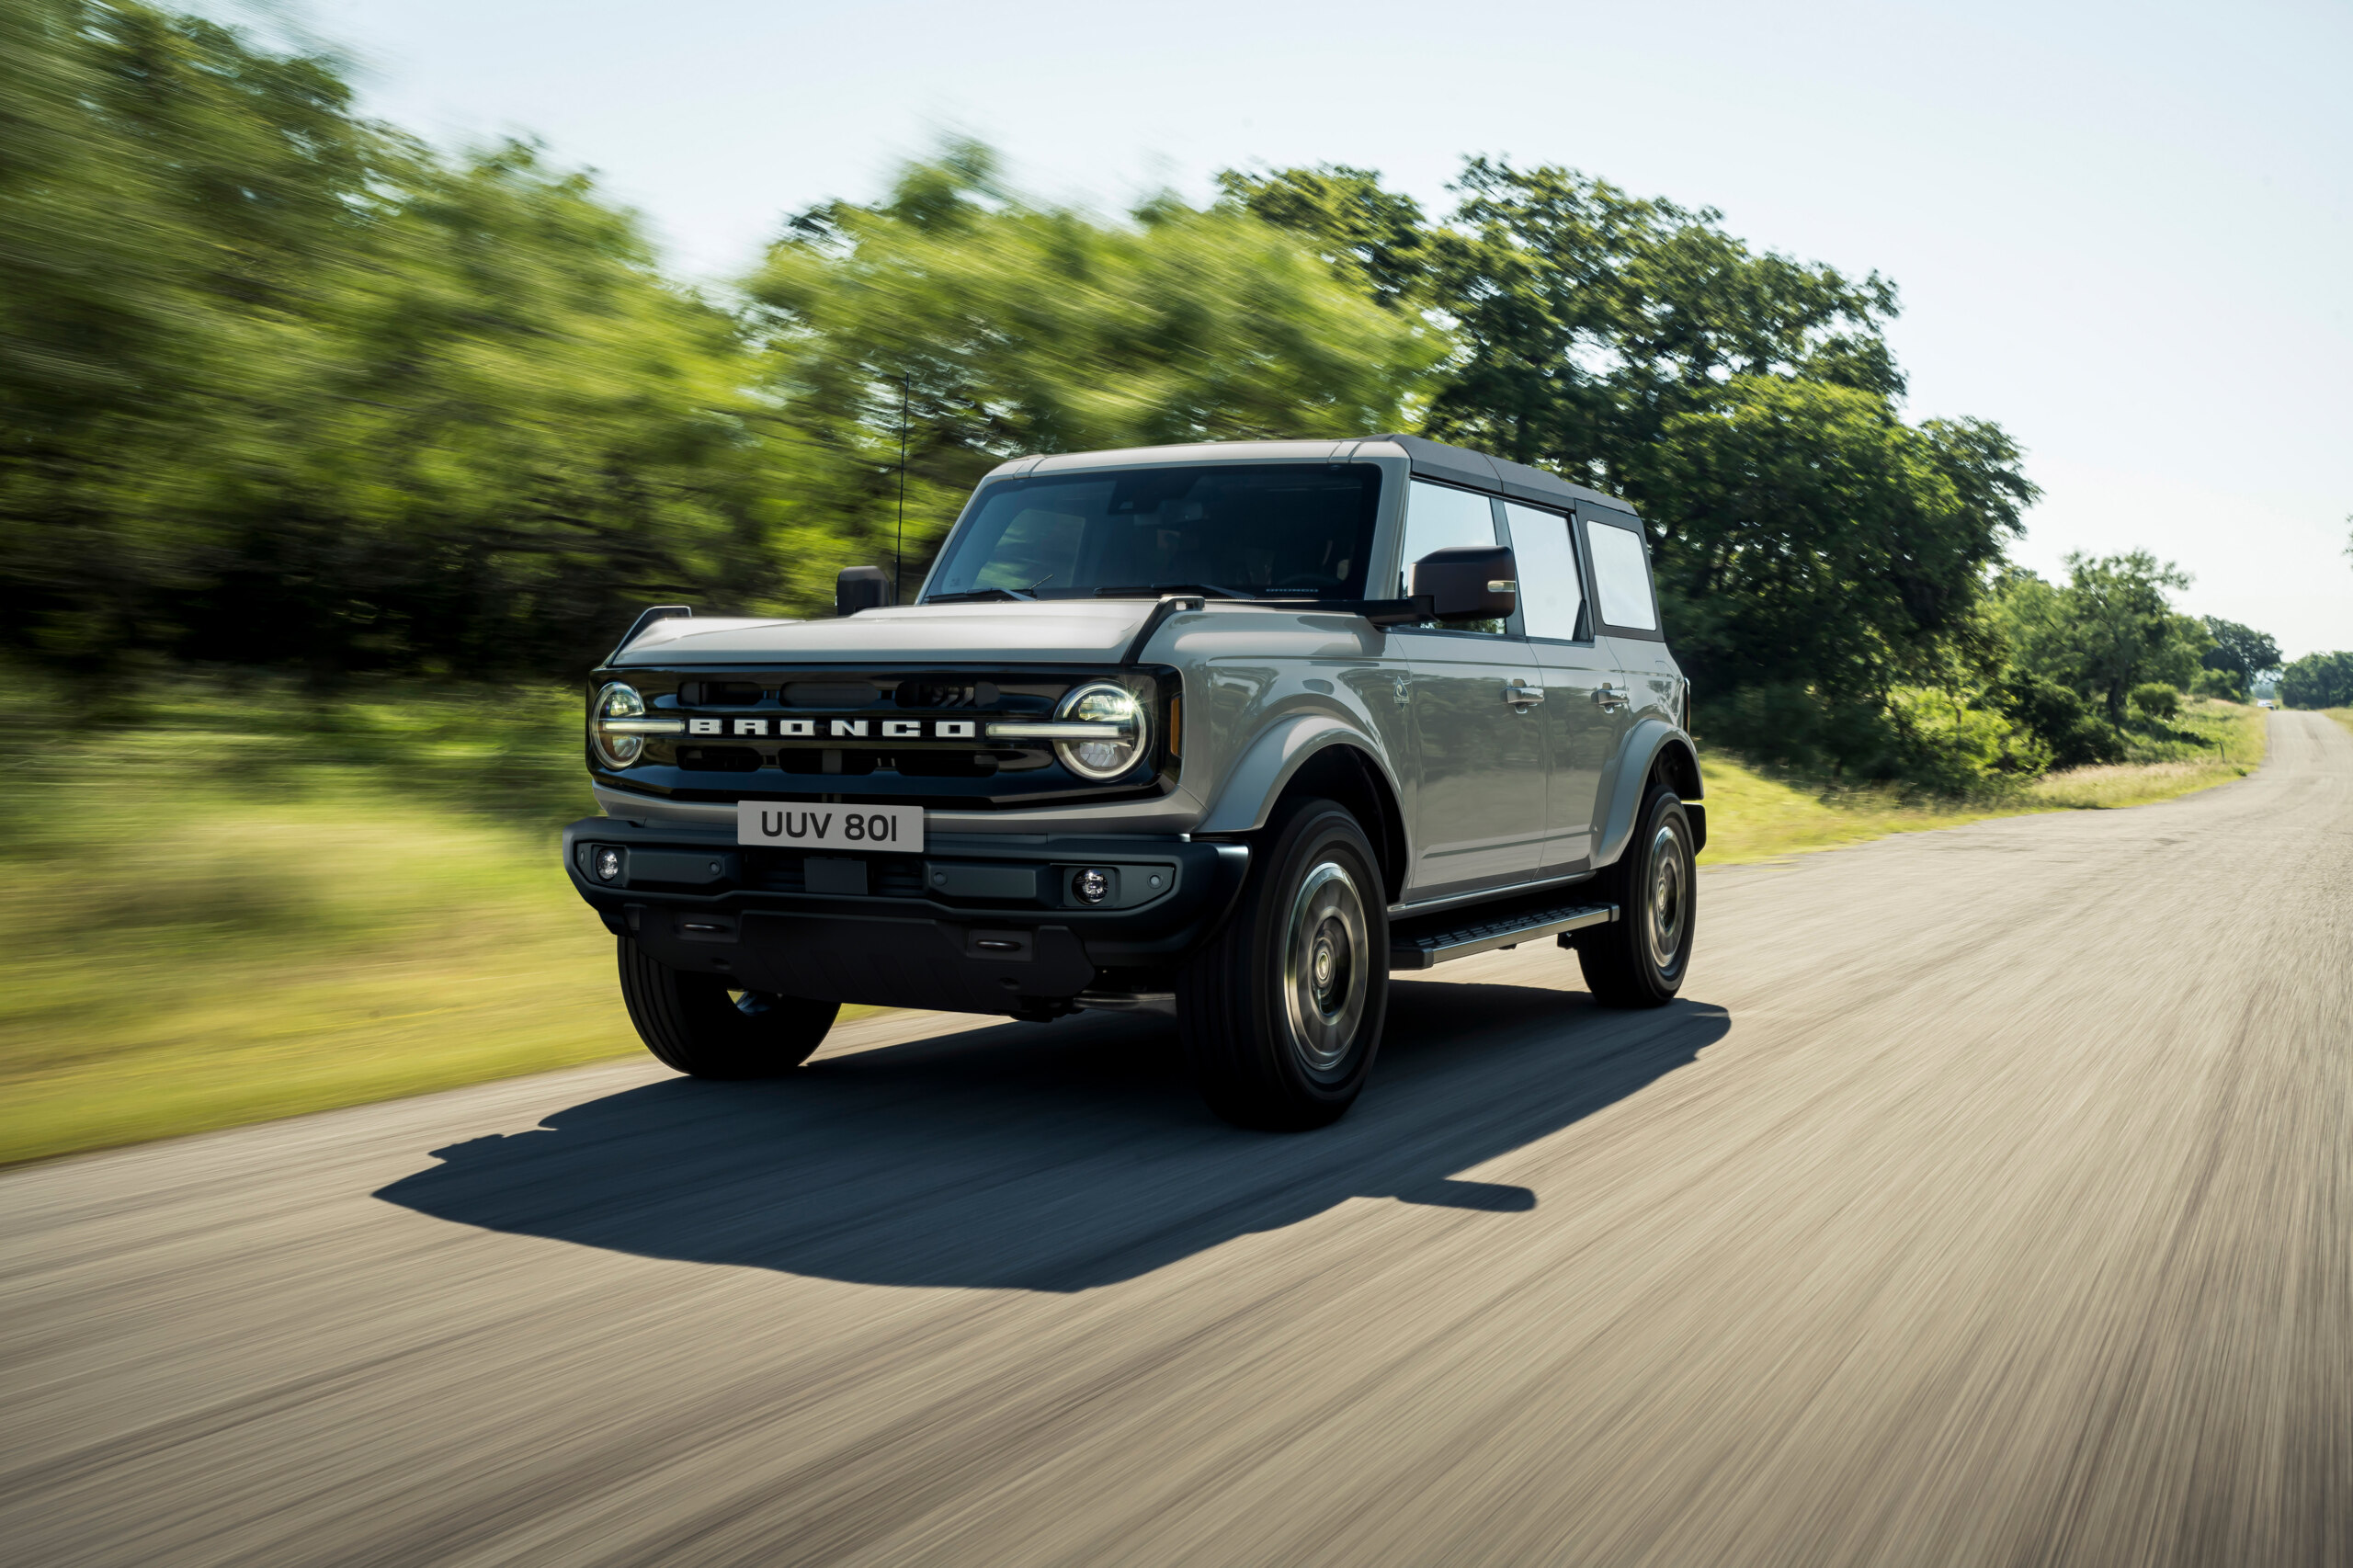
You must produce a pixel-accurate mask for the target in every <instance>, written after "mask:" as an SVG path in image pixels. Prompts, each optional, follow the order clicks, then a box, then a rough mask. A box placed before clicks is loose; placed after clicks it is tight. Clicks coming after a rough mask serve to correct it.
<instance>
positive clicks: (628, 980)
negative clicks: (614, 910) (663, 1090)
mask: <svg viewBox="0 0 2353 1568" xmlns="http://www.w3.org/2000/svg"><path fill="white" fill-rule="evenodd" d="M620 971H621V1000H622V1001H623V1002H625V1003H626V1004H628V1006H629V1019H630V1022H631V1023H633V1024H635V1025H636V1026H637V1034H638V1038H639V1039H640V1040H643V1041H645V1049H646V1050H648V1051H652V1052H654V1055H655V1056H656V1057H658V1058H659V1059H660V1060H661V1062H662V1064H663V1065H664V1066H665V1067H672V1068H676V1070H677V1071H678V1072H681V1073H685V1074H690V1075H692V1076H694V1077H697V1078H773V1077H775V1076H777V1075H778V1074H782V1073H790V1071H792V1069H794V1068H795V1067H798V1066H800V1065H801V1063H802V1062H806V1061H808V1060H809V1058H810V1057H812V1056H813V1055H814V1054H816V1051H817V1047H818V1046H819V1045H820V1044H821V1043H823V1042H824V1038H825V1031H826V1030H828V1029H830V1028H833V1027H834V1015H835V1014H836V1013H838V1012H840V1011H841V1004H840V1003H838V1002H813V1001H810V1000H808V999H807V998H806V997H801V996H778V995H773V994H769V993H768V992H765V991H745V992H743V993H741V994H737V993H735V992H734V991H733V990H732V989H731V988H730V987H729V985H728V983H727V981H726V977H724V976H723V975H716V974H697V973H695V972H694V971H690V970H683V969H672V968H671V967H670V966H669V965H668V964H665V963H660V962H657V961H655V960H654V959H653V958H652V957H651V956H649V955H648V954H647V953H646V951H645V949H643V948H641V947H639V946H638V945H637V943H636V941H635V940H633V939H632V938H631V937H621V938H620Z"/></svg>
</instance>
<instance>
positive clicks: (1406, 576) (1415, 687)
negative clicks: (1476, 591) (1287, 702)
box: [1390, 479, 1545, 899]
mask: <svg viewBox="0 0 2353 1568" xmlns="http://www.w3.org/2000/svg"><path fill="white" fill-rule="evenodd" d="M1500 505H1501V503H1499V502H1497V501H1495V500H1493V499H1491V498H1490V497H1488V496H1485V495H1482V494H1477V493H1476V492H1473V491H1468V490H1457V489H1454V488H1452V487H1451V486H1449V485H1442V484H1433V483H1429V482H1428V481H1427V480H1419V479H1417V480H1415V481H1413V482H1412V484H1411V486H1410V488H1409V490H1408V493H1407V498H1406V510H1405V543H1404V553H1403V554H1402V555H1401V556H1400V558H1399V562H1398V570H1399V574H1400V582H1399V584H1398V590H1397V591H1398V593H1399V594H1400V595H1401V596H1403V595H1405V594H1409V593H1411V592H1412V591H1413V588H1412V584H1411V582H1410V576H1411V574H1412V572H1413V568H1414V562H1416V561H1418V560H1420V559H1421V558H1422V557H1423V556H1425V555H1427V554H1428V553H1429V552H1430V551H1434V550H1443V549H1446V548H1447V547H1449V546H1451V545H1462V544H1498V543H1502V542H1504V541H1503V538H1502V534H1501V531H1500V528H1499V524H1498V519H1497V517H1496V510H1497V508H1498V507H1499V506H1500ZM1515 619H1517V618H1515ZM1390 635H1391V637H1392V639H1394V642H1393V643H1392V652H1393V653H1396V654H1398V655H1401V656H1403V657H1404V659H1405V661H1406V664H1407V679H1408V681H1409V686H1408V706H1409V707H1410V709H1411V716H1412V726H1411V733H1412V735H1413V752H1412V757H1411V768H1412V772H1413V774H1414V776H1415V777H1414V779H1413V788H1414V805H1413V821H1414V864H1413V868H1412V872H1411V875H1410V877H1409V879H1408V881H1407V888H1406V896H1407V897H1408V898H1409V899H1422V898H1438V897H1444V896H1445V895H1447V894H1449V893H1454V892H1472V891H1475V890H1477V889H1479V888H1483V887H1494V886H1498V885H1501V884H1504V883H1508V882H1515V881H1527V880H1528V879H1529V878H1531V877H1533V876H1535V875H1536V874H1537V868H1538V866H1539V865H1540V863H1541V861H1542V858H1543V853H1544V821H1545V804H1544V771H1545V745H1544V727H1543V721H1542V719H1541V718H1540V716H1539V711H1538V710H1539V709H1540V704H1541V701H1542V699H1543V686H1544V673H1543V670H1542V668H1541V666H1540V665H1538V664H1537V663H1536V661H1535V659H1534V658H1533V657H1532V655H1531V653H1530V650H1529V646H1528V643H1527V641H1526V640H1525V639H1524V638H1522V637H1521V636H1519V635H1518V630H1517V628H1516V627H1515V626H1514V625H1512V624H1510V623H1507V622H1503V621H1487V622H1481V623H1477V624H1461V623H1456V624H1449V625H1445V626H1437V625H1428V626H1401V627H1396V628H1393V629H1392V631H1391V632H1390Z"/></svg>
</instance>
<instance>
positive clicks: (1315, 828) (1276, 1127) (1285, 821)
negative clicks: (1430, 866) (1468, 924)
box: [1176, 800, 1389, 1132]
mask: <svg viewBox="0 0 2353 1568" xmlns="http://www.w3.org/2000/svg"><path fill="white" fill-rule="evenodd" d="M1254 860H1255V863H1254V864H1253V865H1252V867H1251V868H1250V880H1249V881H1248V883H1247V884H1245V887H1244V888H1243V890H1242V897H1241V900H1240V902H1239V903H1236V904H1235V906H1234V909H1233V913H1232V914H1231V915H1228V916H1227V917H1226V921H1225V924H1224V926H1222V927H1221V928H1220V929H1219V931H1218V933H1217V934H1216V935H1215V936H1214V937H1211V938H1210V939H1209V941H1208V942H1206V943H1205V944H1203V946H1202V947H1201V948H1200V949H1199V950H1198V951H1197V952H1195V954H1194V955H1193V956H1192V958H1191V959H1190V960H1188V961H1187V963H1186V965H1185V967H1184V969H1183V970H1182V971H1180V972H1179V973H1178V975H1177V978H1176V1020H1177V1032H1178V1033H1179V1034H1180V1035H1181V1036H1182V1037H1183V1040H1184V1043H1185V1055H1186V1057H1187V1059H1188V1062H1190V1063H1191V1065H1192V1070H1193V1079H1194V1082H1195V1083H1196V1084H1197V1085H1199V1088H1200V1091H1201V1097H1202V1098H1203V1099H1205V1100H1207V1101H1208V1102H1209V1105H1210V1108H1211V1110H1214V1111H1215V1112H1217V1114H1218V1115H1220V1116H1222V1117H1223V1118H1225V1119H1226V1120H1228V1121H1231V1122H1233V1124H1234V1125H1235V1126H1237V1127H1251V1128H1260V1129H1264V1130H1266V1131H1286V1132H1292V1131H1305V1130H1306V1129H1308V1128H1312V1127H1322V1126H1324V1125H1325V1124H1327V1123H1329V1122H1333V1121H1336V1120H1337V1119H1339V1118H1340V1117H1341V1116H1342V1115H1343V1114H1344V1113H1346V1112H1347V1108H1348V1107H1349V1106H1351V1105H1352V1104H1354V1103H1355V1102H1356V1097H1357V1095H1358V1092H1359V1091H1361V1090H1362V1089H1363V1087H1364V1083H1365V1079H1366V1077H1367V1076H1368V1075H1370V1073H1371V1072H1372V1059H1373V1057H1374V1056H1375V1055H1376V1054H1377V1053H1378V1052H1379V1051H1380V1049H1381V1024H1382V1022H1383V1020H1384V1019H1385V1018H1386V1017H1387V1016H1388V1012H1389V916H1388V899H1387V895H1386V893H1385V892H1383V891H1382V884H1381V862H1380V859H1379V858H1377V857H1376V856H1375V855H1374V854H1373V849H1372V845H1371V842H1370V840H1368V839H1367V838H1366V837H1365V833H1364V829H1363V828H1361V827H1360V826H1358V824H1357V819H1356V818H1355V817H1354V816H1352V815H1350V814H1349V813H1348V812H1347V810H1346V809H1344V808H1342V807H1340V806H1338V805H1336V804H1334V803H1333V802H1332V801H1320V800H1318V801H1302V802H1300V803H1299V804H1298V805H1296V806H1295V807H1293V808H1292V809H1291V810H1290V811H1289V812H1287V813H1286V814H1285V815H1284V816H1283V817H1282V818H1281V819H1280V820H1279V821H1278V822H1277V823H1276V824H1274V825H1273V827H1272V828H1271V830H1270V831H1269V832H1267V834H1266V835H1264V836H1263V837H1262V838H1261V839H1260V840H1259V844H1258V853H1257V855H1256V856H1255V857H1254Z"/></svg>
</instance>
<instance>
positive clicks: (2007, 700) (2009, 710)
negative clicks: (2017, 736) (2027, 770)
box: [1993, 670, 2124, 767]
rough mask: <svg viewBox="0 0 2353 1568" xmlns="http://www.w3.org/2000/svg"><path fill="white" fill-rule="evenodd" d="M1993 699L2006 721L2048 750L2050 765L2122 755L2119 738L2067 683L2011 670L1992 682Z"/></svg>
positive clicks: (2110, 759)
mask: <svg viewBox="0 0 2353 1568" xmlns="http://www.w3.org/2000/svg"><path fill="white" fill-rule="evenodd" d="M1993 698H1994V702H1995V706H1996V707H1998V708H1999V709H2000V710H2002V711H2003V712H2004V713H2006V714H2007V715H2008V716H2009V718H2010V720H2011V722H2014V723H2017V724H2018V725H2020V726H2022V727H2023V728H2025V729H2026V730H2028V731H2029V732H2030V733H2033V734H2034V735H2035V736H2037V737H2038V738H2039V739H2040V740H2041V742H2042V743H2043V744H2044V745H2045V746H2047V747H2048V748H2049V749H2050V756H2051V766H2052V767H2089V766H2091V765H2093V764H2095V763H2102V762H2114V761H2116V760H2118V759H2119V758H2120V757H2121V756H2123V755H2124V743H2123V742H2122V741H2121V740H2120V739H2119V738H2118V736H2117V734H2116V733H2115V732H2114V731H2113V730H2110V729H2109V727H2108V726H2107V725H2105V724H2103V723H2101V722H2099V719H2098V716H2097V714H2096V712H2095V711H2094V710H2093V708H2092V706H2091V704H2090V703H2089V702H2087V701H2086V700H2085V699H2084V697H2083V695H2082V694H2081V693H2080V692H2077V691H2076V690H2075V688H2074V687H2067V686H2062V685H2061V684H2060V683H2059V682H2057V681H2055V680H2052V679H2051V678H2049V677H2048V676H2040V675H2034V674H2030V673H2029V672H2027V671H2023V670H2013V671H2011V672H2010V674H2009V676H2007V677H2006V679H2005V680H2003V681H2002V683H2001V684H2000V685H1998V686H1997V687H1995V690H1994V693H1993Z"/></svg>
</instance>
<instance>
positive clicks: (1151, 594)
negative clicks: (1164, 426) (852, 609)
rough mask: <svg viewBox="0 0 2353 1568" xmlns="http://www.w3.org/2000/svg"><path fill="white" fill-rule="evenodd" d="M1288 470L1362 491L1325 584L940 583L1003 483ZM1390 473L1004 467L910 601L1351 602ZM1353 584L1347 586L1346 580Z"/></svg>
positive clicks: (1373, 468) (968, 506) (1197, 465)
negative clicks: (1327, 476) (1350, 480)
mask: <svg viewBox="0 0 2353 1568" xmlns="http://www.w3.org/2000/svg"><path fill="white" fill-rule="evenodd" d="M1268 469H1278V470H1290V471H1292V472H1299V473H1302V474H1304V473H1310V472H1317V471H1321V472H1327V473H1334V472H1341V471H1347V472H1349V473H1350V475H1351V477H1354V478H1356V479H1357V481H1358V483H1359V484H1361V485H1362V486H1363V487H1364V489H1365V491H1366V494H1365V497H1364V501H1363V510H1362V515H1361V517H1360V518H1359V520H1358V524H1357V527H1358V529H1359V530H1360V532H1359V534H1358V540H1357V543H1356V547H1355V551H1354V554H1353V558H1352V559H1353V565H1354V570H1352V571H1351V572H1349V573H1348V574H1347V576H1346V577H1345V578H1343V579H1342V580H1341V581H1340V582H1339V583H1337V584H1336V585H1332V586H1329V587H1324V588H1298V589H1289V590H1286V589H1283V588H1281V587H1279V586H1267V587H1264V588H1259V587H1254V586H1249V585H1238V586H1234V587H1226V586H1224V585H1221V584H1217V583H1203V582H1200V581H1199V580H1198V579H1196V578H1188V579H1185V580H1181V581H1180V580H1178V579H1177V578H1176V577H1175V576H1174V575H1172V576H1171V578H1170V580H1169V581H1168V582H1166V583H1157V582H1155V583H1109V584H1101V585H1087V586H1083V587H1073V586H1070V585H1054V584H1051V583H1047V582H1044V581H1042V580H1041V581H1040V583H1037V584H1033V585H1029V586H1028V587H1005V586H1001V585H992V586H989V587H969V586H968V587H965V588H962V589H951V588H948V587H946V586H945V585H944V582H943V574H944V573H945V572H946V570H947V569H948V567H949V564H950V562H953V561H954V560H955V559H956V556H957V554H958V552H959V551H961V549H962V548H963V547H964V546H965V544H966V542H967V540H969V539H970V537H971V535H972V530H973V529H974V528H977V527H978V526H980V522H981V519H982V517H983V514H984V513H985V512H986V511H987V510H988V508H989V506H990V505H991V503H993V502H994V501H995V500H996V499H997V498H998V497H999V496H1000V495H1001V494H1003V493H1004V492H1006V491H1007V490H1014V491H1021V490H1029V489H1038V488H1043V487H1046V486H1050V485H1056V484H1095V483H1103V482H1105V481H1110V482H1112V483H1117V482H1119V481H1120V480H1123V479H1127V478H1130V477H1131V476H1134V475H1139V474H1170V473H1175V472H1180V471H1184V472H1190V471H1195V470H1198V471H1199V472H1200V474H1201V476H1202V477H1204V478H1207V477H1210V476H1212V475H1215V474H1219V473H1230V472H1235V471H1248V470H1260V471H1263V470H1268ZM1391 489H1392V476H1391V474H1390V472H1389V466H1388V465H1386V464H1383V463H1381V462H1380V461H1378V460H1374V459H1370V458H1344V459H1340V460H1315V459H1312V458H1311V459H1307V460H1300V459H1297V458H1289V459H1285V458H1266V459H1253V460H1243V461H1233V460H1225V461H1218V462H1169V461H1165V460H1163V461H1158V462H1154V461H1149V460H1147V461H1141V462H1133V463H1120V464H1106V465H1104V466H1102V467H1099V468H1097V467H1084V468H1055V469H1049V470H1047V471H1045V472H1035V471H1032V472H1027V473H1017V474H1006V475H1004V476H1002V477H994V478H990V479H985V480H983V481H982V483H980V485H979V486H978V487H976V488H975V489H974V490H973V492H972V496H971V498H970V499H969V500H968V501H967V502H966V503H965V506H964V508H963V511H962V513H961V516H959V517H958V518H957V519H956V524H955V526H954V527H953V528H950V529H949V533H948V537H947V538H946V539H945V540H942V541H941V542H940V546H939V549H938V551H937V553H935V555H934V556H933V558H932V562H931V565H930V568H929V569H928V570H927V571H926V573H925V574H924V581H923V585H922V586H921V587H920V588H919V589H918V590H917V592H916V596H915V600H914V602H915V604H918V605H949V604H973V603H983V602H992V601H993V602H996V603H1006V602H1008V601H1021V602H1033V601H1045V602H1054V603H1074V602H1085V601H1089V600H1101V599H1120V598H1126V599H1154V598H1161V597H1169V596H1172V595H1199V594H1201V593H1202V592H1203V590H1204V589H1206V590H1208V595H1209V597H1215V598H1221V599H1225V600H1228V601H1229V602H1234V603H1242V604H1266V605H1277V604H1290V605H1299V604H1322V605H1335V606H1336V605H1343V604H1354V603H1357V602H1358V601H1360V600H1361V599H1362V597H1363V594H1364V591H1365V589H1366V587H1367V586H1368V585H1370V584H1371V583H1373V582H1374V581H1375V580H1376V578H1377V573H1376V571H1375V569H1374V559H1373V558H1374V557H1376V556H1377V555H1378V554H1379V552H1380V550H1381V543H1382V524H1383V523H1384V521H1385V520H1386V509H1387V506H1388V502H1389V494H1390V491H1391ZM1352 585H1353V586H1352Z"/></svg>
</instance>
